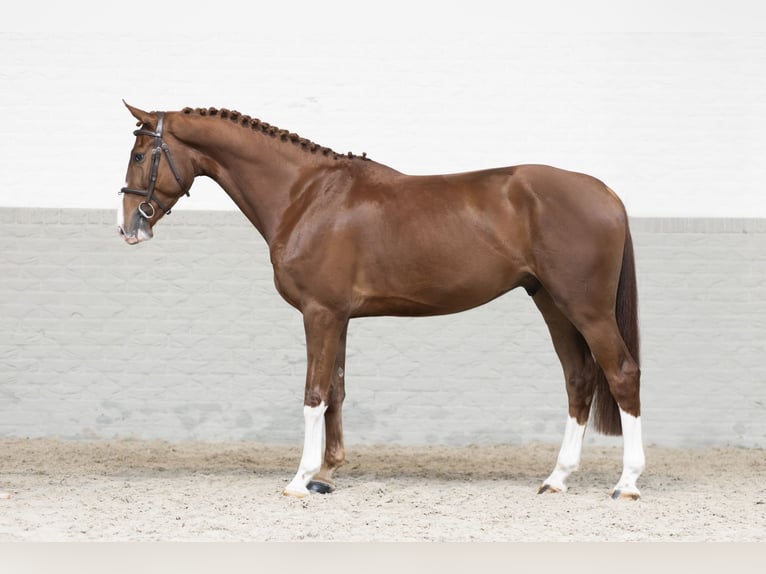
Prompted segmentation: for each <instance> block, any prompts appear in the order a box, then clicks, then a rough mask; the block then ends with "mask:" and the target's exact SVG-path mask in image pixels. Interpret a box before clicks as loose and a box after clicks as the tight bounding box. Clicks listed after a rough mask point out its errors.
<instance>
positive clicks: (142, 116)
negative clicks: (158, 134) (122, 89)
mask: <svg viewBox="0 0 766 574" xmlns="http://www.w3.org/2000/svg"><path fill="white" fill-rule="evenodd" d="M122 103H123V104H125V107H126V108H128V110H129V111H130V113H131V114H133V117H134V118H136V119H137V120H138V124H136V125H138V126H142V125H143V126H146V127H147V128H149V129H154V124H155V122H156V119H157V118H156V116H155V115H154V114H153V113H150V112H145V111H144V110H140V109H138V108H134V107H133V106H131V105H130V104H128V102H126V101H125V100H122Z"/></svg>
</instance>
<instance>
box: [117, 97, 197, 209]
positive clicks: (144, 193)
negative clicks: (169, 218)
mask: <svg viewBox="0 0 766 574" xmlns="http://www.w3.org/2000/svg"><path fill="white" fill-rule="evenodd" d="M164 120H165V113H164V112H158V113H157V130H156V131H151V130H147V129H140V130H136V131H134V132H133V135H134V136H151V137H153V138H154V147H153V148H152V164H151V169H150V171H149V187H148V188H147V189H146V190H142V189H133V188H130V187H123V188H122V189H121V190H120V193H129V194H132V195H140V196H141V197H145V198H146V199H145V200H144V201H142V202H141V203H140V204H139V205H138V213H139V214H140V215H141V217H143V218H144V219H147V220H148V219H151V218H152V217H154V214H155V210H154V206H153V205H152V201H154V203H156V204H157V207H159V208H160V209H161V210H162V212H163V213H165V214H166V215H169V214H170V209H166V208H165V206H164V205H162V203H160V201H159V200H158V199H157V198H156V197H154V184H155V182H156V181H157V172H158V170H159V167H160V158H161V157H162V154H163V153H164V154H165V157H166V158H167V159H168V165H169V166H170V171H172V172H173V177H175V178H176V181H177V182H178V186H179V187H180V188H181V190H182V191H183V188H184V184H183V181H182V180H181V177H180V176H179V175H178V171H177V170H176V166H175V164H174V163H173V158H172V157H171V156H170V148H168V144H166V143H165V142H164V141H162V128H163V124H164ZM185 193H186V195H189V192H188V191H186V192H185Z"/></svg>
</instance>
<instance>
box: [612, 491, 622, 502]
mask: <svg viewBox="0 0 766 574" xmlns="http://www.w3.org/2000/svg"><path fill="white" fill-rule="evenodd" d="M621 494H622V492H621V491H619V490H615V491H614V492H612V500H619V499H620V495H621Z"/></svg>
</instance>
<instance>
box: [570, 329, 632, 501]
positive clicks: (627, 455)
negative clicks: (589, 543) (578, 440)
mask: <svg viewBox="0 0 766 574" xmlns="http://www.w3.org/2000/svg"><path fill="white" fill-rule="evenodd" d="M579 329H580V331H581V332H582V334H583V336H584V337H585V339H586V340H587V341H588V345H589V347H590V349H591V351H592V352H593V355H594V356H595V358H596V361H597V362H598V364H599V365H600V367H601V369H602V370H603V371H604V375H605V376H606V380H607V382H608V384H609V392H610V393H611V395H612V397H614V402H616V405H617V408H619V420H620V424H621V426H622V436H623V444H624V450H623V469H622V475H621V476H620V480H619V481H618V482H617V485H616V486H615V487H614V489H613V490H612V498H615V499H617V498H622V499H631V500H637V499H638V498H640V496H641V494H640V492H639V490H638V487H637V486H636V481H637V480H638V477H639V476H640V475H641V472H642V471H643V470H644V461H645V459H644V447H643V440H642V437H641V401H640V397H639V387H640V380H641V371H640V369H639V367H638V364H637V363H636V361H635V360H634V359H633V357H632V356H631V354H630V352H629V351H628V349H627V347H626V345H625V342H624V340H623V338H622V336H621V335H620V331H619V328H618V327H617V323H616V322H615V320H614V317H611V316H608V317H604V318H601V319H600V320H593V319H592V320H590V321H588V322H585V323H583V324H582V325H580V327H579ZM605 398H606V397H602V399H605ZM612 404H613V403H612Z"/></svg>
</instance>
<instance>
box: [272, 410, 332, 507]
mask: <svg viewBox="0 0 766 574" xmlns="http://www.w3.org/2000/svg"><path fill="white" fill-rule="evenodd" d="M326 410H327V405H326V404H324V401H322V402H321V403H319V406H318V407H309V406H304V407H303V418H304V419H305V421H306V434H305V436H304V439H303V456H301V463H300V465H299V466H298V472H297V473H296V474H295V478H293V480H292V482H290V484H288V485H287V488H285V490H284V492H283V494H286V495H291V496H297V497H298V498H302V497H304V496H306V495H307V494H308V493H309V491H308V489H307V488H306V485H307V484H308V483H309V481H311V478H312V477H313V476H314V475H315V474H316V473H317V472H319V469H320V468H322V455H323V453H324V442H325V435H324V413H325V411H326Z"/></svg>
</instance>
